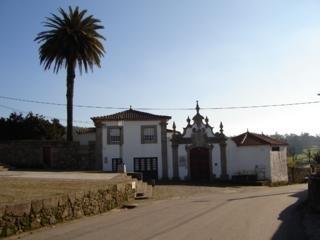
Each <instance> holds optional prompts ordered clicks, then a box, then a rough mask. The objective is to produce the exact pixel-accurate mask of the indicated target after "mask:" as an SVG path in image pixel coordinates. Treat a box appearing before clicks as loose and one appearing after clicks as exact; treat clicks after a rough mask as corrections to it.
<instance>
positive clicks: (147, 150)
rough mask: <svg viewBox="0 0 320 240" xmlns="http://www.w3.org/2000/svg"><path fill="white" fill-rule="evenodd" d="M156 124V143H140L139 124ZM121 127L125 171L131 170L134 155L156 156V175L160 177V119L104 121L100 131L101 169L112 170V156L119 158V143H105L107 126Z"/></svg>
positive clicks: (132, 168)
mask: <svg viewBox="0 0 320 240" xmlns="http://www.w3.org/2000/svg"><path fill="white" fill-rule="evenodd" d="M144 125H155V126H157V143H148V144H141V126H144ZM108 126H122V127H123V145H122V151H121V152H122V159H123V162H124V163H125V164H126V167H127V171H128V172H129V171H130V172H133V170H134V166H133V159H134V158H135V157H141V158H142V157H156V158H158V177H159V178H161V177H162V156H161V129H160V121H119V122H105V126H104V127H103V132H102V137H103V139H102V149H103V159H104V160H103V170H104V171H111V170H112V158H120V156H121V154H120V145H108V144H107V127H108Z"/></svg>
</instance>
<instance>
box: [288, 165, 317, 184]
mask: <svg viewBox="0 0 320 240" xmlns="http://www.w3.org/2000/svg"><path fill="white" fill-rule="evenodd" d="M310 171H311V170H310V168H309V167H307V168H305V167H294V168H291V167H290V168H288V180H289V183H305V182H307V177H309V175H310Z"/></svg>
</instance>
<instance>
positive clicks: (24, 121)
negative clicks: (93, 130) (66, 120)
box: [0, 112, 65, 140]
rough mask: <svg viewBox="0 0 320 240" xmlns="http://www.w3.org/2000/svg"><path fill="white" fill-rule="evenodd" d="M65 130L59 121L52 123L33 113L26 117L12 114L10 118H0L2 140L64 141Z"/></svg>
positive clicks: (0, 137) (0, 138)
mask: <svg viewBox="0 0 320 240" xmlns="http://www.w3.org/2000/svg"><path fill="white" fill-rule="evenodd" d="M64 130H65V129H64V127H63V126H62V125H61V124H60V122H59V120H58V119H52V120H51V122H50V121H48V120H46V119H45V118H44V117H43V116H41V115H37V114H36V115H34V114H33V113H31V112H30V113H28V114H27V115H26V116H25V117H24V116H23V115H22V114H21V113H11V114H10V116H9V117H8V118H0V132H1V134H0V140H26V139H29V140H30V139H33V140H35V139H37V140H41V139H46V140H62V139H63V136H64V132H65V131H64Z"/></svg>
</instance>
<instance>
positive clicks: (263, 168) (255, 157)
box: [227, 139, 271, 180]
mask: <svg viewBox="0 0 320 240" xmlns="http://www.w3.org/2000/svg"><path fill="white" fill-rule="evenodd" d="M257 172H259V174H258V179H259V180H262V179H263V178H265V179H267V180H271V169H270V146H269V145H259V146H241V147H238V146H237V145H236V144H235V142H234V141H233V140H231V139H228V140H227V173H228V174H229V176H230V177H232V175H237V174H241V173H244V174H246V173H248V174H250V173H252V174H254V173H257Z"/></svg>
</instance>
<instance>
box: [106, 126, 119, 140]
mask: <svg viewBox="0 0 320 240" xmlns="http://www.w3.org/2000/svg"><path fill="white" fill-rule="evenodd" d="M107 131H108V132H107V135H108V139H107V140H108V141H107V142H108V144H122V143H123V137H122V136H123V131H122V127H108V128H107Z"/></svg>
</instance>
